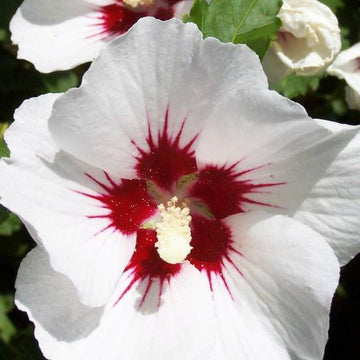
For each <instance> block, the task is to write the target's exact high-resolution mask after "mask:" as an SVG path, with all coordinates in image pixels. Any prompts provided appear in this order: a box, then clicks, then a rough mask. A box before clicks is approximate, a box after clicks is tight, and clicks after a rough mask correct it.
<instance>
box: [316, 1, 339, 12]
mask: <svg viewBox="0 0 360 360" xmlns="http://www.w3.org/2000/svg"><path fill="white" fill-rule="evenodd" d="M321 2H322V3H323V4H325V5H327V6H328V7H329V8H330V9H331V10H332V11H334V12H336V10H337V9H340V8H342V7H344V3H343V0H321Z"/></svg>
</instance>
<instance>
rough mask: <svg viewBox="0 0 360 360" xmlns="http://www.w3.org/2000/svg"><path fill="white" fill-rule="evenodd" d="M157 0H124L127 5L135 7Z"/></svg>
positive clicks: (150, 3)
mask: <svg viewBox="0 0 360 360" xmlns="http://www.w3.org/2000/svg"><path fill="white" fill-rule="evenodd" d="M154 1H155V0H123V2H124V3H125V4H126V5H129V6H131V7H133V8H136V7H138V6H150V5H153V4H154Z"/></svg>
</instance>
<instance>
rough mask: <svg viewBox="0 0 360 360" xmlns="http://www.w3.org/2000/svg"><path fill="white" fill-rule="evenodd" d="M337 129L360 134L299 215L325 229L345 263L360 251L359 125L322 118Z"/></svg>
mask: <svg viewBox="0 0 360 360" xmlns="http://www.w3.org/2000/svg"><path fill="white" fill-rule="evenodd" d="M320 123H321V125H322V126H324V127H326V128H327V129H329V130H331V131H332V132H334V133H337V134H339V135H341V134H342V133H345V132H353V133H355V134H356V136H354V138H353V139H352V140H351V141H349V143H348V144H347V146H346V147H344V148H343V149H342V150H341V151H339V152H338V154H337V155H336V157H335V158H334V159H333V161H332V163H331V164H330V166H328V167H327V168H326V170H325V172H324V173H323V175H322V176H321V178H320V180H319V181H318V182H317V183H316V185H315V186H314V188H313V189H312V190H311V192H310V194H309V195H308V196H307V198H306V199H305V201H304V202H303V204H302V205H301V207H300V208H299V210H298V211H297V212H296V214H295V218H297V219H298V220H300V221H302V222H303V223H305V224H307V225H309V226H310V227H312V228H313V229H315V230H317V231H318V232H319V233H321V234H322V235H323V236H324V238H325V239H326V240H327V241H328V243H329V244H330V246H331V247H332V248H333V250H334V251H335V253H336V255H337V256H338V258H339V261H340V264H341V265H345V264H346V263H347V262H348V261H350V260H351V259H352V258H353V257H354V256H355V255H356V254H357V253H359V252H360V238H359V233H360V221H359V213H360V186H359V182H360V164H359V154H360V134H359V128H358V127H355V126H350V125H343V124H338V123H334V122H330V121H325V120H321V122H320Z"/></svg>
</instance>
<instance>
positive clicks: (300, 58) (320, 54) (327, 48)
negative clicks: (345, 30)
mask: <svg viewBox="0 0 360 360" xmlns="http://www.w3.org/2000/svg"><path fill="white" fill-rule="evenodd" d="M278 17H279V18H280V19H281V21H282V26H281V28H280V30H279V32H278V38H277V40H276V41H275V42H273V43H272V45H271V46H270V49H269V51H268V52H267V54H266V55H265V58H264V61H263V66H264V70H265V73H266V74H267V75H268V77H269V79H270V81H276V80H278V79H280V78H281V77H283V76H286V75H289V74H291V73H292V72H295V73H296V74H297V75H302V76H309V75H315V74H317V73H319V72H321V71H324V70H325V69H326V67H327V66H328V65H329V64H330V63H331V61H332V60H333V59H334V57H335V56H336V54H337V53H338V52H339V51H340V49H341V38H340V29H339V26H338V21H337V18H336V16H335V15H334V14H333V13H332V11H331V10H330V9H329V8H328V7H327V6H326V5H324V4H323V3H321V2H320V1H317V0H284V3H283V5H282V7H281V9H280V12H279V14H278Z"/></svg>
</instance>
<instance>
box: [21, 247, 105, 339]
mask: <svg viewBox="0 0 360 360" xmlns="http://www.w3.org/2000/svg"><path fill="white" fill-rule="evenodd" d="M15 287H16V295H15V301H16V305H17V307H18V308H19V309H20V310H23V311H26V312H27V313H28V315H29V317H30V319H31V320H32V321H34V322H38V323H41V326H42V327H43V329H46V331H48V332H49V333H51V334H52V335H53V336H54V337H55V338H57V339H58V340H59V341H74V340H76V339H80V338H82V337H84V336H86V335H88V334H89V333H91V331H93V330H94V329H95V328H96V327H97V326H98V325H99V322H100V319H101V316H102V314H103V311H104V309H103V308H100V307H99V308H90V307H87V306H85V305H83V304H82V303H81V302H80V301H79V298H78V294H77V291H76V288H75V287H74V285H73V284H72V282H71V281H70V280H69V279H68V278H67V277H66V276H64V275H62V274H60V273H57V272H55V271H54V270H53V268H52V267H51V265H50V261H49V257H48V254H47V253H46V251H45V250H44V249H42V248H41V247H37V248H35V249H33V250H32V251H30V253H29V254H27V256H26V257H25V259H24V260H23V261H22V263H21V265H20V268H19V271H18V276H17V279H16V284H15ZM68 302H70V303H71V306H69V307H66V304H67V303H68ZM43 331H44V330H43Z"/></svg>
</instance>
